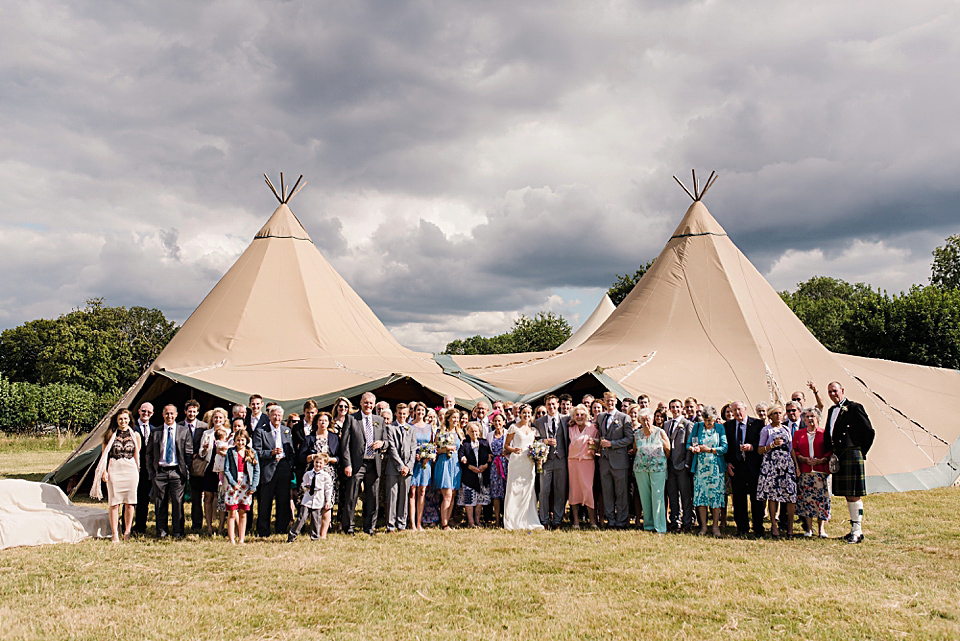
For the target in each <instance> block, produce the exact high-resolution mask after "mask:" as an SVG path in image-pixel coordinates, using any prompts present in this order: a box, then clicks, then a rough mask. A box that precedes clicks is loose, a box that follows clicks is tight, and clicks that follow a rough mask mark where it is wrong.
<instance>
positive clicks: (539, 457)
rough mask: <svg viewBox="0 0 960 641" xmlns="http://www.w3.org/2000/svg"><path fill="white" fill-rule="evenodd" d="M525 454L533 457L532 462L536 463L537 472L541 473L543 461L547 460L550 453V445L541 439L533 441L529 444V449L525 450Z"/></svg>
mask: <svg viewBox="0 0 960 641" xmlns="http://www.w3.org/2000/svg"><path fill="white" fill-rule="evenodd" d="M527 454H528V455H529V456H530V458H532V459H533V462H534V463H536V464H537V472H538V473H542V472H543V462H544V461H546V460H547V456H548V455H549V454H550V446H549V445H547V444H546V443H544V442H543V441H534V442H533V443H531V444H530V449H529V450H527Z"/></svg>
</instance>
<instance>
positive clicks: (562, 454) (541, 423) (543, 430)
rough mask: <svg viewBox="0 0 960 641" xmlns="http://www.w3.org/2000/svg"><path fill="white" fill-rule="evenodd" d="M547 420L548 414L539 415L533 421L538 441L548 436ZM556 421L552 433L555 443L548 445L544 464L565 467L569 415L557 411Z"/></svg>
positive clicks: (548, 418)
mask: <svg viewBox="0 0 960 641" xmlns="http://www.w3.org/2000/svg"><path fill="white" fill-rule="evenodd" d="M549 420H550V417H549V416H541V417H540V418H538V419H537V420H536V421H534V423H533V427H534V429H536V430H537V440H538V441H542V440H543V439H545V438H548V437H549V436H550V435H549V433H548V430H547V421H549ZM557 423H558V424H557V431H556V433H555V434H554V435H553V437H554V438H555V439H557V444H556V445H551V446H550V453H549V454H548V455H547V460H546V462H545V463H544V465H553V464H560V465H563V466H564V467H566V465H567V449H568V445H569V443H568V441H569V433H568V431H567V426H568V425H569V423H570V417H569V416H564V415H563V414H559V413H558V414H557Z"/></svg>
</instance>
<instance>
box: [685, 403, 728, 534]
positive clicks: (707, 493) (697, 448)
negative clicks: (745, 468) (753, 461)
mask: <svg viewBox="0 0 960 641" xmlns="http://www.w3.org/2000/svg"><path fill="white" fill-rule="evenodd" d="M702 416H703V421H702V422H699V423H697V424H696V425H694V426H693V429H692V430H690V436H689V437H687V449H689V450H690V451H691V452H693V463H692V464H691V468H690V471H691V473H692V474H693V505H694V507H696V508H697V515H698V517H699V521H700V534H706V533H707V509H708V508H709V509H710V511H711V512H712V513H713V535H714V536H717V537H719V536H720V508H722V507H725V506H726V504H727V495H726V491H725V488H724V476H723V475H724V472H725V471H726V469H727V465H726V463H725V462H724V454H726V453H727V436H726V433H725V432H724V429H723V425H722V424H719V423H717V409H716V408H715V407H714V406H713V405H706V406H704V408H703V411H702Z"/></svg>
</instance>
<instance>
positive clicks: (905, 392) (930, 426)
mask: <svg viewBox="0 0 960 641" xmlns="http://www.w3.org/2000/svg"><path fill="white" fill-rule="evenodd" d="M698 195H700V194H698ZM452 360H453V362H452V363H446V364H445V365H446V369H447V370H448V371H451V372H460V375H461V376H462V377H463V378H464V379H465V380H475V379H479V380H482V381H483V382H484V383H486V384H487V385H488V386H489V387H488V389H489V390H497V389H500V390H504V391H505V392H507V393H513V394H517V395H519V396H520V397H521V398H536V397H539V396H542V395H543V394H544V393H545V391H547V390H559V389H562V388H563V387H564V386H568V385H570V384H572V383H573V382H574V381H577V380H579V379H581V378H582V377H584V376H593V377H595V378H596V380H597V381H599V382H600V383H601V384H602V385H603V386H604V387H606V388H607V389H611V390H614V391H618V392H619V393H620V395H621V396H623V395H624V394H629V395H630V396H633V397H636V396H637V395H638V394H640V393H647V394H649V395H650V396H651V397H652V398H655V399H663V400H668V399H671V398H674V397H681V398H682V397H685V396H695V397H697V398H698V399H699V400H700V401H701V402H705V403H709V404H714V405H716V406H717V407H718V409H719V407H720V406H721V405H723V404H725V403H727V402H730V401H732V400H735V399H742V400H744V401H746V402H747V403H748V405H749V406H750V407H752V406H754V405H755V404H756V403H758V402H760V401H766V402H770V401H778V402H784V401H787V400H789V399H790V395H791V393H792V392H793V391H795V390H805V389H806V382H807V381H808V380H813V381H815V382H816V383H817V384H819V386H820V388H821V389H822V394H823V395H824V400H825V401H826V402H827V403H828V404H829V401H828V400H827V399H826V387H827V383H828V382H830V381H834V380H836V381H839V382H840V383H841V384H842V385H843V387H844V388H845V390H846V392H847V394H848V396H849V397H850V398H852V399H854V400H856V401H858V402H861V403H863V404H864V405H865V407H866V408H867V412H868V413H869V415H870V417H871V420H872V421H873V424H874V426H875V428H876V429H877V440H876V444H875V446H874V449H873V450H872V451H871V452H870V455H869V457H868V459H867V463H866V467H867V475H868V488H869V489H870V490H871V491H879V490H893V489H897V490H901V489H917V488H922V487H933V486H938V485H945V484H950V483H952V482H953V481H954V480H955V479H956V478H957V475H958V471H960V466H958V463H960V441H958V438H960V421H958V420H957V419H956V418H955V417H957V416H960V372H957V371H955V370H944V369H937V368H931V367H921V366H917V365H906V364H902V363H893V362H890V361H882V360H877V359H867V358H857V357H853V356H846V355H842V354H834V353H832V352H830V351H829V350H827V349H826V348H825V347H823V345H821V344H820V342H819V341H818V340H817V339H816V338H815V337H814V336H813V335H812V334H811V333H810V332H809V331H808V330H807V328H806V327H805V326H804V325H803V323H802V322H801V321H800V320H799V319H798V318H797V317H796V315H794V314H793V312H792V310H790V308H789V307H788V306H787V305H786V304H785V303H784V302H783V300H782V299H781V298H780V296H779V295H778V294H777V292H776V291H774V289H773V288H772V287H771V286H770V285H769V284H768V283H767V282H766V280H765V279H764V278H763V276H762V275H761V274H760V272H758V271H757V269H756V268H755V267H754V266H753V265H752V264H751V263H750V261H749V260H748V259H747V258H746V256H744V254H743V253H742V252H741V251H740V250H739V249H738V248H737V246H736V245H735V244H734V243H733V241H732V240H731V239H730V237H729V236H728V235H727V233H726V231H725V230H724V229H723V227H721V225H720V224H719V223H718V222H717V221H716V220H715V219H714V218H713V216H711V215H710V212H709V211H707V208H706V207H705V206H704V204H703V203H702V202H701V201H700V200H699V198H697V199H696V200H695V201H694V202H693V204H692V205H691V206H690V208H689V209H688V210H687V212H686V214H685V215H684V217H683V220H682V221H681V222H680V224H679V225H678V227H677V228H676V230H675V231H674V233H673V235H672V236H671V237H670V239H669V240H668V241H667V244H666V246H665V247H664V248H663V251H661V253H660V255H659V256H658V257H657V259H656V260H655V261H654V263H653V265H652V266H651V268H650V270H649V271H648V272H647V273H646V274H645V275H644V277H643V278H642V279H641V280H640V282H639V283H638V284H637V285H636V286H635V287H634V289H633V291H632V292H631V293H630V294H629V295H628V296H627V298H626V299H625V300H624V301H623V302H621V303H620V305H619V306H617V308H616V309H615V310H614V311H613V313H612V314H610V316H609V317H608V318H607V320H606V321H605V322H604V323H603V324H602V325H601V326H600V327H599V328H598V329H597V330H596V331H594V332H593V334H592V335H591V336H590V337H589V338H587V339H586V340H585V341H584V342H583V343H582V344H581V345H580V346H578V347H575V348H574V349H572V350H567V351H561V350H556V351H554V352H541V353H538V354H532V355H524V354H511V355H499V356H457V357H454V358H453V359H452ZM488 393H489V392H488ZM807 396H808V400H810V401H811V402H812V399H810V398H809V397H810V396H811V395H810V393H809V391H807ZM955 461H956V462H955Z"/></svg>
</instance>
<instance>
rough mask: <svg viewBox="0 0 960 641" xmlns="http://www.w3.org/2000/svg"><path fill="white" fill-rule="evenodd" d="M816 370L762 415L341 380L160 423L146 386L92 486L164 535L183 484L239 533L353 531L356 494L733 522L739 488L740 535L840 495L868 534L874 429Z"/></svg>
mask: <svg viewBox="0 0 960 641" xmlns="http://www.w3.org/2000/svg"><path fill="white" fill-rule="evenodd" d="M808 387H809V388H810V391H812V392H813V394H814V397H815V400H816V402H815V404H813V405H808V404H807V402H806V398H805V394H804V392H802V391H798V392H795V393H794V394H793V395H792V397H791V400H790V401H789V402H787V403H786V404H785V405H784V406H781V405H779V404H774V405H772V406H770V405H768V404H766V403H760V404H759V405H757V406H756V407H755V408H754V413H755V416H751V415H750V410H749V408H748V407H747V405H746V403H744V402H743V401H733V402H730V403H728V404H726V405H723V406H722V408H721V409H720V410H717V409H716V407H715V406H713V405H710V404H705V403H700V402H698V400H697V399H696V398H693V397H687V398H685V399H680V398H674V399H671V400H669V401H664V402H661V403H659V404H658V405H656V406H654V405H653V404H652V401H651V399H650V398H649V396H647V395H640V396H639V397H638V398H637V399H632V398H625V399H618V398H617V395H616V394H615V393H613V392H609V391H608V392H605V393H604V394H603V396H602V397H600V398H594V397H593V396H592V395H589V394H588V395H585V396H583V397H582V399H581V400H580V403H578V404H575V403H574V399H573V398H571V397H570V395H568V394H561V395H559V396H556V395H553V394H550V395H547V396H546V397H545V398H544V399H543V404H542V405H539V406H537V407H533V406H531V405H527V404H523V403H517V404H514V403H510V402H503V401H496V402H494V403H493V404H492V405H490V404H488V403H487V402H485V401H481V402H480V403H477V405H476V406H475V407H474V408H473V409H472V411H470V412H468V411H465V410H463V409H461V408H458V407H457V406H456V401H455V399H454V398H452V397H446V398H444V400H443V405H442V406H441V407H436V408H430V407H427V405H426V404H424V403H422V402H419V401H416V402H412V403H409V404H407V403H398V404H396V405H395V406H391V405H390V403H388V402H386V401H380V402H377V399H376V397H375V396H374V395H373V394H372V393H370V392H367V393H365V394H363V395H362V397H361V398H360V406H359V408H354V407H353V405H352V403H351V401H350V399H348V398H345V397H340V398H338V399H337V400H336V401H335V402H334V403H333V406H332V408H331V411H330V412H326V411H320V409H319V407H318V405H317V403H316V402H315V401H312V400H309V401H307V402H306V403H305V404H304V406H303V411H302V414H296V413H291V414H286V415H285V412H284V410H283V408H282V407H281V406H280V405H277V404H275V403H268V404H266V405H265V404H264V401H263V398H262V397H260V396H259V395H253V396H251V397H250V399H249V403H248V404H247V405H242V404H238V405H235V406H233V407H232V408H231V411H230V412H229V413H228V412H227V410H226V409H224V408H221V407H215V408H212V409H210V410H209V411H208V412H206V413H205V414H204V416H203V418H202V420H201V418H200V404H199V403H198V402H197V401H195V400H190V401H187V402H186V404H185V405H184V411H183V414H184V418H183V420H180V421H178V420H177V418H178V416H179V411H178V407H177V406H176V405H173V404H168V405H165V406H164V407H163V408H162V411H161V417H162V423H160V424H159V425H154V424H153V423H152V417H153V414H154V407H153V405H152V404H151V403H143V404H142V405H141V406H140V407H139V408H138V410H137V416H136V417H134V416H133V413H132V412H131V411H130V410H129V409H121V410H119V411H118V412H116V414H114V415H113V416H112V418H111V421H110V427H109V429H108V430H107V431H106V432H105V434H104V438H103V449H102V454H101V458H100V460H99V461H98V463H97V465H96V472H95V474H94V478H93V486H92V488H91V495H92V496H94V497H97V498H101V497H102V485H103V484H105V485H106V488H107V494H108V499H109V505H110V512H111V516H112V527H113V531H112V538H113V541H115V542H119V541H121V540H125V539H128V538H129V537H130V536H131V534H132V533H140V534H143V533H145V532H146V528H147V515H148V510H147V507H148V504H149V502H150V501H152V502H153V504H154V506H155V510H154V514H155V518H156V535H157V537H159V538H161V539H163V538H167V537H168V536H172V537H173V538H183V536H184V535H185V533H186V515H185V505H184V503H185V495H186V493H187V491H189V493H190V501H189V505H190V511H191V514H190V516H191V519H190V523H191V525H192V530H193V531H194V532H197V533H200V534H206V535H214V534H224V533H225V534H226V535H227V537H228V538H229V540H230V541H231V542H233V543H244V542H245V540H246V537H247V535H248V534H251V533H254V532H255V534H256V535H257V536H260V537H267V536H270V535H271V533H273V534H281V535H283V536H285V537H286V540H287V541H294V540H295V539H296V538H297V537H298V536H300V535H301V534H302V533H303V531H304V529H305V528H306V527H307V524H308V523H309V535H310V538H311V539H325V538H326V537H327V534H328V533H329V532H330V530H331V529H333V530H335V531H339V532H342V533H344V534H354V532H355V528H356V527H357V523H356V521H357V518H355V517H356V509H357V505H358V503H359V504H360V506H361V516H360V519H359V520H360V527H361V528H362V531H363V532H364V533H366V534H368V535H373V534H374V533H375V532H376V531H377V529H378V526H382V527H383V528H384V529H385V531H386V532H388V533H389V532H398V531H402V530H409V531H421V530H423V529H424V527H431V526H436V527H438V528H440V529H442V530H450V529H451V528H453V527H454V526H455V525H457V526H459V527H482V526H484V525H486V526H491V527H503V528H505V529H508V530H542V529H556V528H561V527H567V526H569V527H571V528H573V529H580V528H581V525H582V523H583V520H584V519H586V523H587V524H588V525H587V526H585V527H589V528H610V529H625V528H628V527H631V522H632V523H634V524H635V527H636V528H637V529H641V530H643V531H647V532H654V533H659V534H663V533H666V532H667V531H670V530H673V531H677V532H696V533H699V534H701V535H707V534H712V535H713V536H723V535H724V529H723V528H724V526H725V524H726V521H727V507H728V504H730V503H731V501H730V499H729V498H728V497H732V506H733V517H734V522H735V524H736V535H738V536H742V537H750V538H752V537H764V536H771V537H775V538H777V537H782V538H790V537H793V536H794V533H795V527H794V526H795V521H796V520H797V518H799V520H800V525H801V535H802V536H804V537H824V538H825V537H826V536H827V534H826V523H827V521H829V520H830V516H831V495H832V496H842V497H844V498H845V501H846V504H847V508H848V511H849V514H850V523H851V528H850V531H849V532H848V533H847V534H846V535H845V536H844V537H843V539H844V540H845V541H847V542H849V543H859V542H861V541H862V540H863V530H862V519H863V501H862V497H863V495H864V494H865V493H866V488H865V477H864V460H865V459H866V456H867V453H868V452H869V450H870V447H871V445H872V443H873V439H874V430H873V427H872V426H871V424H870V419H869V418H868V417H867V414H866V412H865V411H864V408H863V406H862V405H860V404H859V403H856V402H854V401H851V400H850V399H848V398H846V395H845V392H844V390H843V387H842V386H841V385H840V384H839V383H838V382H832V383H830V385H829V386H828V388H827V393H828V395H829V397H830V400H831V401H832V402H833V405H832V406H831V407H830V408H829V409H828V410H827V412H826V415H825V416H824V415H822V414H821V412H822V411H823V402H822V400H821V398H820V396H819V393H818V391H817V389H816V387H815V386H814V384H813V383H812V382H810V383H808ZM254 509H255V510H256V520H255V521H254V519H253V518H252V514H251V513H252V512H253V510H254ZM121 510H122V512H123V513H122V515H121ZM334 512H336V515H334ZM381 515H382V520H381V518H379V517H380V516H381ZM767 517H769V531H767V530H766V529H765V520H766V519H767ZM814 519H816V527H815V526H814ZM381 521H382V525H381ZM271 525H272V528H271Z"/></svg>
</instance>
